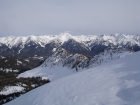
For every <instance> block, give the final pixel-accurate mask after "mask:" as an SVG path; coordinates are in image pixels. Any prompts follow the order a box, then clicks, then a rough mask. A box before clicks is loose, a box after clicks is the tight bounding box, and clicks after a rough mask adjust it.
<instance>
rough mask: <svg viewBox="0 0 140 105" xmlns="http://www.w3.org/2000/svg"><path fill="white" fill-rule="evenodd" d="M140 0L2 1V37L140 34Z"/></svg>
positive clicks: (0, 25) (0, 20) (0, 18)
mask: <svg viewBox="0 0 140 105" xmlns="http://www.w3.org/2000/svg"><path fill="white" fill-rule="evenodd" d="M139 4H140V1H139V0H135V1H132V0H100V1H99V0H76V1H74V0H65V1H64V0H59V1H57V0H41V1H38V0H30V1H29V0H24V1H19V0H11V1H10V0H3V1H2V0H1V1H0V15H1V16H0V36H9V35H13V36H28V35H49V34H51V35H56V34H60V33H63V32H66V31H68V32H69V33H70V34H72V35H101V34H115V33H119V34H140V29H139V27H140V13H139V11H140V6H139Z"/></svg>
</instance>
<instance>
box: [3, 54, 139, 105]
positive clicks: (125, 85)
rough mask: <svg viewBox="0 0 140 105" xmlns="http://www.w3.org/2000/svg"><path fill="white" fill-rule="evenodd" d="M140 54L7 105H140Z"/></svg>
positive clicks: (28, 94) (95, 68) (74, 76)
mask: <svg viewBox="0 0 140 105" xmlns="http://www.w3.org/2000/svg"><path fill="white" fill-rule="evenodd" d="M139 62H140V52H136V53H134V54H132V55H129V56H127V57H124V58H121V59H118V60H114V61H112V62H109V63H105V64H103V65H101V66H98V67H94V68H90V69H88V70H85V71H83V72H79V73H76V74H73V75H70V76H67V77H64V78H61V79H58V80H56V81H53V82H51V83H49V84H47V85H44V86H41V87H39V88H37V89H34V90H32V91H31V92H29V93H27V94H25V95H22V96H21V97H19V98H17V99H15V100H13V101H11V102H9V103H7V104H5V105H140V70H139V68H140V64H139Z"/></svg>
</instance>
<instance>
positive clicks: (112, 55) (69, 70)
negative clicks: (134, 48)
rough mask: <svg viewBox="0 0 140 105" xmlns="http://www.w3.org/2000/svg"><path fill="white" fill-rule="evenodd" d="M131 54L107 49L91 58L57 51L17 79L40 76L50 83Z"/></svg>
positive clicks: (124, 50)
mask: <svg viewBox="0 0 140 105" xmlns="http://www.w3.org/2000/svg"><path fill="white" fill-rule="evenodd" d="M132 53H133V52H131V51H129V50H127V49H124V48H115V49H113V48H112V49H110V48H107V49H105V50H104V51H102V52H100V53H99V54H97V55H95V56H93V57H92V58H90V57H87V56H84V55H82V54H73V53H71V52H69V51H67V50H65V49H63V48H62V49H61V48H59V49H57V50H56V51H55V52H54V53H53V54H52V55H51V56H50V57H49V58H47V59H46V60H45V61H44V63H43V64H42V65H40V66H39V67H37V68H34V69H32V70H29V71H26V72H24V73H22V74H20V75H19V76H18V77H33V76H35V77H36V76H41V77H43V78H48V79H50V80H51V81H53V80H56V79H59V78H62V77H65V76H68V75H71V74H73V73H76V72H79V71H83V70H86V69H87V68H91V67H96V66H99V65H101V64H104V63H106V62H109V61H113V60H115V59H119V58H121V57H125V56H126V55H130V54H132Z"/></svg>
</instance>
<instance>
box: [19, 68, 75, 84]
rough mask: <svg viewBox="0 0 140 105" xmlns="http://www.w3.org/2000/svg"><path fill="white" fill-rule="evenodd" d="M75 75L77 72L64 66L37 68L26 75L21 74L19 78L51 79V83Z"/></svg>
mask: <svg viewBox="0 0 140 105" xmlns="http://www.w3.org/2000/svg"><path fill="white" fill-rule="evenodd" d="M73 73H76V71H75V70H72V69H70V68H67V67H62V66H56V67H37V68H34V69H32V70H29V71H26V72H25V73H22V74H20V75H19V76H18V77H38V76H41V77H42V78H43V79H50V80H51V81H54V80H56V79H59V78H62V77H65V76H68V75H71V74H73Z"/></svg>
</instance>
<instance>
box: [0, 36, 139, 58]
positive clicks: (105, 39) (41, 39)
mask: <svg viewBox="0 0 140 105" xmlns="http://www.w3.org/2000/svg"><path fill="white" fill-rule="evenodd" d="M106 46H122V47H126V48H129V49H132V50H134V51H138V50H139V49H140V35H124V34H112V35H71V34H69V33H62V34H59V35H38V36H34V35H31V36H26V37H22V36H18V37H16V36H7V37H0V49H1V52H0V53H2V52H5V50H9V51H10V53H13V54H15V53H16V54H19V55H20V54H25V53H28V55H30V53H29V52H30V51H31V50H32V51H34V54H31V55H32V56H35V55H36V54H37V55H38V56H41V55H44V53H46V52H47V55H49V54H52V50H53V49H54V48H58V47H62V48H65V49H66V50H69V51H71V52H73V53H79V52H80V53H81V54H86V55H94V54H95V53H97V52H100V51H101V50H103V49H104V48H105V47H106ZM95 50H96V51H95ZM39 53H40V54H39ZM25 55H26V54H25ZM25 55H24V56H25Z"/></svg>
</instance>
